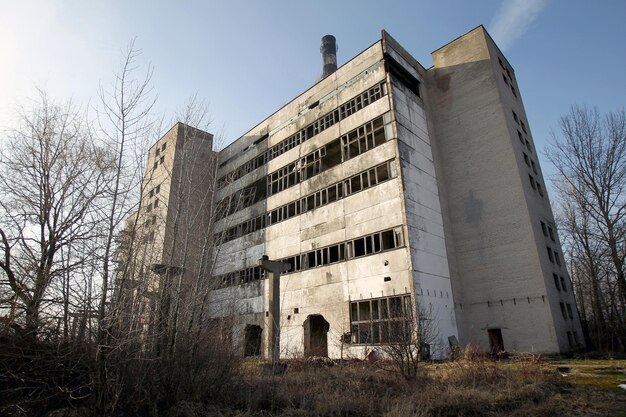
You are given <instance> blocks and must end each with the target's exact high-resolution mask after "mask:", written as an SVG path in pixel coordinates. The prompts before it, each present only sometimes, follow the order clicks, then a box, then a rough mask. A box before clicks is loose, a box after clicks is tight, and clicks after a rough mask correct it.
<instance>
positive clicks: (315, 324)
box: [303, 314, 330, 356]
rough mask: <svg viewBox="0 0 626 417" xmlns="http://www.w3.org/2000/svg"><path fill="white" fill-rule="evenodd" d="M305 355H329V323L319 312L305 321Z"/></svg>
mask: <svg viewBox="0 0 626 417" xmlns="http://www.w3.org/2000/svg"><path fill="white" fill-rule="evenodd" d="M303 326H304V356H328V336H327V333H328V329H330V325H329V323H328V322H327V321H326V320H325V319H324V317H323V316H321V315H319V314H315V315H311V316H309V317H307V319H306V320H305V321H304V325H303Z"/></svg>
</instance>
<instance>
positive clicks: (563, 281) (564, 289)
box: [555, 274, 567, 291]
mask: <svg viewBox="0 0 626 417" xmlns="http://www.w3.org/2000/svg"><path fill="white" fill-rule="evenodd" d="M555 275H556V274H555ZM561 288H563V291H567V287H566V286H565V278H563V277H561Z"/></svg>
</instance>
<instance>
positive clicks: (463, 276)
mask: <svg viewBox="0 0 626 417" xmlns="http://www.w3.org/2000/svg"><path fill="white" fill-rule="evenodd" d="M322 49H323V52H324V77H323V78H322V79H321V80H320V81H319V82H318V83H316V84H315V85H314V86H312V87H311V88H309V89H308V90H306V91H305V92H304V93H302V94H300V95H299V96H297V97H296V98H294V99H293V100H292V101H291V102H289V103H288V104H286V105H285V106H283V107H282V108H280V109H278V110H277V111H276V112H275V113H274V114H272V115H271V116H269V117H268V118H267V119H265V120H263V121H262V122H260V123H259V124H258V125H257V126H255V127H254V128H252V129H251V130H250V131H249V132H247V133H246V134H245V135H244V136H242V137H241V138H239V139H238V140H236V141H234V142H233V143H232V144H230V145H229V146H227V147H226V148H225V149H223V150H221V151H220V152H219V153H215V156H216V157H217V162H215V163H217V164H218V168H217V175H214V176H211V175H209V174H203V173H201V172H195V173H191V174H190V178H195V180H194V181H195V182H197V184H198V186H199V187H201V188H202V187H204V190H205V191H206V192H209V193H210V194H211V196H212V197H211V198H209V199H207V198H204V199H195V200H194V199H191V200H189V201H188V204H189V207H188V208H187V210H188V211H189V212H201V214H200V215H199V217H198V219H197V222H198V223H197V224H196V225H194V226H192V227H190V228H189V227H188V229H189V231H188V232H189V233H199V232H198V231H199V230H204V229H203V227H204V226H203V225H206V224H208V223H210V219H209V217H213V219H214V223H213V224H212V226H211V228H212V230H211V233H212V239H214V242H219V246H218V248H217V249H216V251H217V253H216V254H215V253H214V255H216V256H215V259H216V260H215V263H214V265H212V268H211V270H212V273H211V274H210V276H209V275H207V276H206V277H205V278H206V279H207V280H211V281H212V282H214V283H215V288H214V289H213V290H212V292H211V297H212V302H213V304H214V305H219V304H220V303H222V307H223V308H217V309H215V314H216V315H220V314H222V315H224V314H229V315H232V316H233V317H234V321H233V325H232V327H230V328H229V329H228V330H229V331H230V332H232V335H231V336H232V340H233V345H234V347H235V348H236V349H238V351H239V352H240V354H241V355H259V354H262V355H269V354H270V353H269V352H270V344H271V341H270V331H269V329H270V327H271V323H270V321H271V320H272V318H273V316H272V315H271V311H270V310H271V307H272V306H271V305H270V303H271V302H272V300H273V299H272V297H271V294H270V293H271V291H270V288H269V287H270V285H269V281H270V280H268V279H265V278H266V273H265V272H264V270H263V269H262V268H261V267H260V266H259V263H258V262H259V259H260V258H262V256H264V255H266V256H267V258H269V259H270V260H274V261H282V262H284V263H288V264H289V266H288V267H286V269H285V270H284V271H283V272H282V274H281V276H280V279H279V282H280V303H279V311H278V317H276V318H274V320H276V321H277V322H278V323H279V324H280V327H279V328H280V354H281V355H282V356H295V355H314V356H330V357H339V356H343V357H349V356H355V357H362V356H364V355H365V354H367V352H368V351H370V350H371V349H372V348H375V347H376V346H379V345H381V344H385V343H393V342H394V341H393V340H392V337H391V336H390V334H389V332H388V329H389V328H391V327H393V326H398V325H400V326H404V325H406V326H410V327H411V328H415V327H417V326H418V324H419V322H420V321H421V320H431V321H433V323H434V324H435V325H436V329H437V332H436V333H437V338H436V340H432V341H431V346H429V347H430V350H431V351H432V352H433V353H434V354H435V353H436V354H438V355H443V354H445V350H446V349H447V348H448V347H449V346H450V344H455V343H456V342H457V341H458V343H460V344H461V345H464V344H467V343H472V344H475V345H478V346H479V347H481V348H483V349H485V350H507V351H533V352H551V353H554V352H567V351H570V350H573V349H575V348H576V347H577V346H578V345H579V344H580V343H582V331H581V327H580V321H579V317H578V313H577V310H576V307H575V300H574V294H573V291H572V286H571V284H570V281H569V278H568V275H567V271H566V269H565V265H564V263H563V257H562V251H561V246H560V243H559V239H558V236H557V233H556V227H555V223H554V218H553V214H552V211H551V208H550V203H549V200H548V196H547V194H546V187H545V185H544V180H543V175H542V171H541V168H540V166H539V160H538V158H537V152H536V150H535V147H534V144H533V138H532V134H531V131H530V128H529V125H528V123H527V119H526V113H525V111H524V106H523V104H522V99H521V94H520V91H519V88H518V84H517V81H516V78H515V73H514V71H513V68H512V66H511V65H510V64H509V62H508V61H507V59H506V57H505V56H504V55H503V54H502V52H501V51H500V50H499V49H498V47H497V46H496V44H495V43H494V41H493V40H492V39H491V37H490V36H489V34H488V33H487V32H486V30H485V29H484V28H483V27H482V26H479V27H477V28H475V29H473V30H471V31H470V32H468V33H466V34H464V35H462V36H460V37H459V38H457V39H455V40H453V41H452V42H450V43H448V44H447V45H445V46H442V47H441V48H439V49H437V50H436V51H434V52H433V53H432V58H433V66H432V67H430V68H424V67H423V66H422V65H421V64H420V63H419V62H417V61H416V60H415V59H414V58H413V57H412V56H411V55H410V54H409V53H408V52H407V51H405V50H404V49H403V48H402V46H400V45H399V44H398V43H397V42H396V41H395V40H394V39H393V38H392V37H391V36H389V34H387V33H386V32H384V31H383V32H382V38H381V39H380V40H379V41H378V42H376V43H375V44H373V45H372V46H370V47H369V48H367V49H365V50H364V51H363V52H361V53H360V54H358V55H357V56H356V57H354V58H352V59H351V60H349V61H348V62H347V63H346V64H344V65H343V66H341V67H340V68H336V57H335V55H334V38H332V37H328V36H327V37H324V39H323V44H322ZM180 130H181V125H180V124H178V125H176V126H175V127H174V128H173V129H172V130H171V131H170V132H168V134H166V135H165V136H164V137H163V138H162V139H161V140H160V141H159V142H157V143H156V144H155V145H154V146H153V148H152V149H151V150H150V157H149V165H148V168H149V169H148V172H150V177H149V178H147V179H146V182H145V191H144V193H143V199H144V201H145V202H146V204H144V207H145V208H144V209H143V210H145V211H146V216H144V217H145V218H146V219H151V220H150V221H146V223H147V224H149V225H154V224H162V223H163V222H165V223H167V222H169V220H168V219H171V212H172V211H173V210H180V208H175V207H171V206H170V204H169V203H168V200H169V201H171V200H172V198H171V195H173V193H175V187H174V186H173V185H172V184H170V183H168V178H171V177H172V176H171V175H170V176H167V175H165V176H163V175H160V174H159V172H160V171H159V170H162V171H163V172H169V173H171V172H174V171H176V170H177V169H183V168H180V167H182V166H185V165H188V166H190V165H192V164H190V163H189V159H188V158H194V161H195V163H194V164H193V165H194V166H200V167H202V166H205V165H209V164H211V163H213V162H211V161H212V160H211V155H212V151H211V150H210V149H211V144H212V136H211V135H210V134H207V133H204V132H201V131H197V134H196V135H195V136H197V138H198V140H199V141H195V139H194V140H187V143H183V141H182V140H181V139H180V137H181V133H180ZM194 141H195V142H194ZM188 143H195V145H194V146H195V148H194V149H195V150H194V151H192V152H188V151H185V152H183V151H182V149H183V148H184V147H185V146H191V145H188ZM198 161H200V162H201V163H200V164H198ZM203 164H204V165H203ZM163 165H165V166H166V167H167V170H166V169H165V168H163V167H162V166H163ZM201 170H202V168H200V171H201ZM213 177H215V178H214V179H215V181H213ZM209 183H210V184H209ZM202 184H204V186H203V185H202ZM203 195H204V194H203ZM159 201H160V203H159ZM148 203H149V204H148ZM159 204H160V205H159ZM157 214H158V216H157ZM188 226H189V225H188ZM161 230H162V232H161V234H160V235H159V232H157V236H156V237H155V236H154V234H153V235H152V236H151V239H152V240H154V239H157V240H158V241H160V242H161V250H160V252H159V254H158V256H157V258H158V257H164V256H165V252H167V251H168V250H169V251H174V252H175V251H176V250H177V249H176V248H175V245H169V246H168V245H165V244H164V243H163V242H170V241H171V240H172V239H175V238H174V237H172V236H166V235H167V233H168V232H167V230H170V228H169V225H168V224H166V227H164V228H161ZM152 233H154V232H152ZM165 246H167V247H168V248H169V249H165ZM179 246H180V245H179ZM170 255H171V253H170ZM172 259H175V257H174V258H172ZM150 262H151V263H154V264H162V262H160V261H159V260H158V259H157V260H154V259H152V260H151V261H150ZM170 262H171V261H170ZM194 262H197V260H195V261H194ZM192 263H193V262H191V261H189V262H188V266H187V267H186V269H190V270H193V267H191V266H190V265H192ZM199 271H200V272H199ZM195 273H200V274H202V272H201V270H198V269H196V270H195ZM203 279H204V278H203ZM226 304H228V305H229V307H226ZM277 305H278V304H277ZM416 305H419V306H421V307H426V309H424V310H425V311H428V312H429V316H428V317H421V318H420V317H417V315H416V314H414V312H415V309H416Z"/></svg>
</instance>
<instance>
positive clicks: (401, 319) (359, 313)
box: [350, 294, 414, 345]
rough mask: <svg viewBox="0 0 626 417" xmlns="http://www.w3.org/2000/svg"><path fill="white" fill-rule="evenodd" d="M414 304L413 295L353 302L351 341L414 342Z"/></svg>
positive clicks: (362, 342) (359, 342) (351, 307)
mask: <svg viewBox="0 0 626 417" xmlns="http://www.w3.org/2000/svg"><path fill="white" fill-rule="evenodd" d="M412 305H413V304H412V302H411V296H410V295H409V294H405V295H398V296H393V297H381V298H372V299H368V300H363V301H353V302H351V303H350V333H351V335H350V336H351V337H350V340H351V342H352V343H353V344H357V345H360V344H381V343H397V342H403V341H411V340H413V337H412V336H413V334H412V332H413V331H414V329H413V320H412V319H413V310H412V308H413V307H412Z"/></svg>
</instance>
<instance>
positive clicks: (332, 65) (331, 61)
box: [320, 35, 337, 79]
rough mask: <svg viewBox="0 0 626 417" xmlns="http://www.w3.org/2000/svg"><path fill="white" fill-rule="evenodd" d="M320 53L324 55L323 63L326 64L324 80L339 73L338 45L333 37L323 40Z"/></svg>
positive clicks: (326, 37) (325, 37)
mask: <svg viewBox="0 0 626 417" xmlns="http://www.w3.org/2000/svg"><path fill="white" fill-rule="evenodd" d="M320 52H321V53H322V61H323V63H324V72H323V74H322V79H324V78H326V77H328V76H329V75H330V74H332V73H333V72H335V71H337V45H336V43H335V37H334V36H333V35H326V36H324V37H323V38H322V47H321V48H320Z"/></svg>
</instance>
